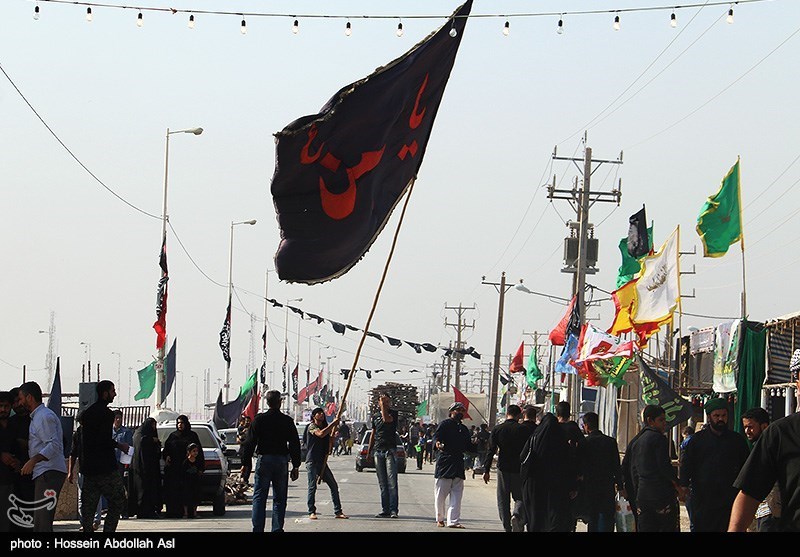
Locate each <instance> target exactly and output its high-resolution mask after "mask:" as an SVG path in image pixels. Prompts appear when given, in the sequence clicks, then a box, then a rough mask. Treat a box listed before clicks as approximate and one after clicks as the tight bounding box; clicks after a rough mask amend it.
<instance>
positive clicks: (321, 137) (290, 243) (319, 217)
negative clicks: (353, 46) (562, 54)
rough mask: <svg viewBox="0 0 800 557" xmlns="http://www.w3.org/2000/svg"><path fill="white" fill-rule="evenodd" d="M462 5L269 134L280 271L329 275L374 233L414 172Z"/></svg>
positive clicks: (464, 12)
mask: <svg viewBox="0 0 800 557" xmlns="http://www.w3.org/2000/svg"><path fill="white" fill-rule="evenodd" d="M471 8H472V0H469V1H467V2H466V3H464V4H463V5H462V6H461V7H460V8H459V9H458V10H457V11H456V12H455V13H454V14H453V16H451V18H450V19H449V20H448V21H447V22H446V23H445V24H444V25H443V26H442V27H441V28H440V29H439V30H438V31H436V32H434V33H432V34H431V35H429V36H428V37H427V38H426V39H425V40H423V41H422V42H420V43H418V44H417V45H415V46H414V47H413V48H412V49H411V50H409V51H408V52H407V53H405V54H404V55H403V56H401V57H400V58H398V59H396V60H394V61H393V62H390V63H389V64H387V65H385V66H383V67H381V68H378V69H377V70H376V71H375V72H374V73H372V74H371V75H369V76H368V77H366V78H363V79H361V80H359V81H356V82H355V83H351V84H350V85H347V86H345V87H343V88H342V89H340V90H339V92H338V93H336V94H335V95H334V96H333V97H332V98H331V99H330V100H329V101H328V103H327V104H326V105H325V106H324V107H323V108H322V110H321V111H320V112H319V113H318V114H313V115H309V116H304V117H302V118H299V119H297V120H295V121H294V122H292V123H291V124H289V125H288V126H286V127H285V128H284V129H283V130H282V131H280V132H278V133H277V134H275V137H276V153H277V162H276V165H275V173H274V175H273V177H272V185H271V191H272V197H273V201H274V204H275V211H276V213H277V215H278V223H279V225H280V228H281V242H280V245H279V246H278V251H277V253H276V254H275V268H276V270H277V272H278V276H279V277H280V279H281V280H285V281H287V282H304V283H308V284H315V283H318V282H324V281H326V280H331V279H334V278H336V277H338V276H341V275H342V274H344V273H346V272H347V271H348V270H349V269H350V268H351V267H352V266H353V265H355V264H356V263H357V262H358V260H359V259H361V257H363V256H364V254H365V253H366V251H367V250H368V249H369V247H370V246H371V245H372V242H374V241H375V239H376V238H377V236H378V234H379V233H380V232H381V230H382V229H383V227H384V225H385V224H386V222H387V221H388V219H389V216H390V215H391V213H392V210H393V209H394V207H395V205H396V204H397V203H398V202H399V200H400V198H401V197H402V196H403V194H404V193H405V192H406V189H407V188H408V186H409V185H410V184H411V182H412V180H413V179H414V178H415V177H416V175H417V172H418V171H419V168H420V165H421V163H422V157H423V155H424V154H425V148H426V147H427V144H428V138H429V137H430V134H431V130H432V128H433V121H434V118H435V117H436V112H437V110H438V109H439V104H440V103H441V100H442V95H443V94H444V89H445V86H446V85H447V80H448V78H449V77H450V71H451V70H452V68H453V64H454V62H455V58H456V53H457V52H458V47H459V45H460V43H461V38H462V37H463V35H464V29H465V26H466V23H467V16H468V15H469V12H470V9H471ZM451 33H452V35H451ZM453 35H454V36H453Z"/></svg>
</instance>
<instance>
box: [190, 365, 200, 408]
mask: <svg viewBox="0 0 800 557" xmlns="http://www.w3.org/2000/svg"><path fill="white" fill-rule="evenodd" d="M189 377H190V378H192V377H193V378H194V408H195V412H197V415H198V416H200V415H201V410H200V405H199V403H198V398H197V376H196V375H190V376H189Z"/></svg>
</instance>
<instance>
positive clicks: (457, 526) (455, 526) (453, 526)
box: [448, 522, 464, 529]
mask: <svg viewBox="0 0 800 557" xmlns="http://www.w3.org/2000/svg"><path fill="white" fill-rule="evenodd" d="M448 528H461V529H463V528H464V525H463V524H461V523H460V522H456V523H454V524H451V525H450V526H448Z"/></svg>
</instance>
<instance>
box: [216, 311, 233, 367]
mask: <svg viewBox="0 0 800 557" xmlns="http://www.w3.org/2000/svg"><path fill="white" fill-rule="evenodd" d="M219 347H220V348H221V349H222V357H223V358H224V359H225V361H226V362H228V363H231V303H230V302H228V311H227V312H226V313H225V322H224V323H223V324H222V330H221V331H220V332H219Z"/></svg>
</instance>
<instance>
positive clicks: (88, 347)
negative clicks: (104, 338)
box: [81, 342, 92, 381]
mask: <svg viewBox="0 0 800 557" xmlns="http://www.w3.org/2000/svg"><path fill="white" fill-rule="evenodd" d="M81 345H83V355H84V357H86V371H87V372H88V373H89V381H91V380H92V343H91V342H81ZM81 381H86V377H84V376H83V375H81Z"/></svg>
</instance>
